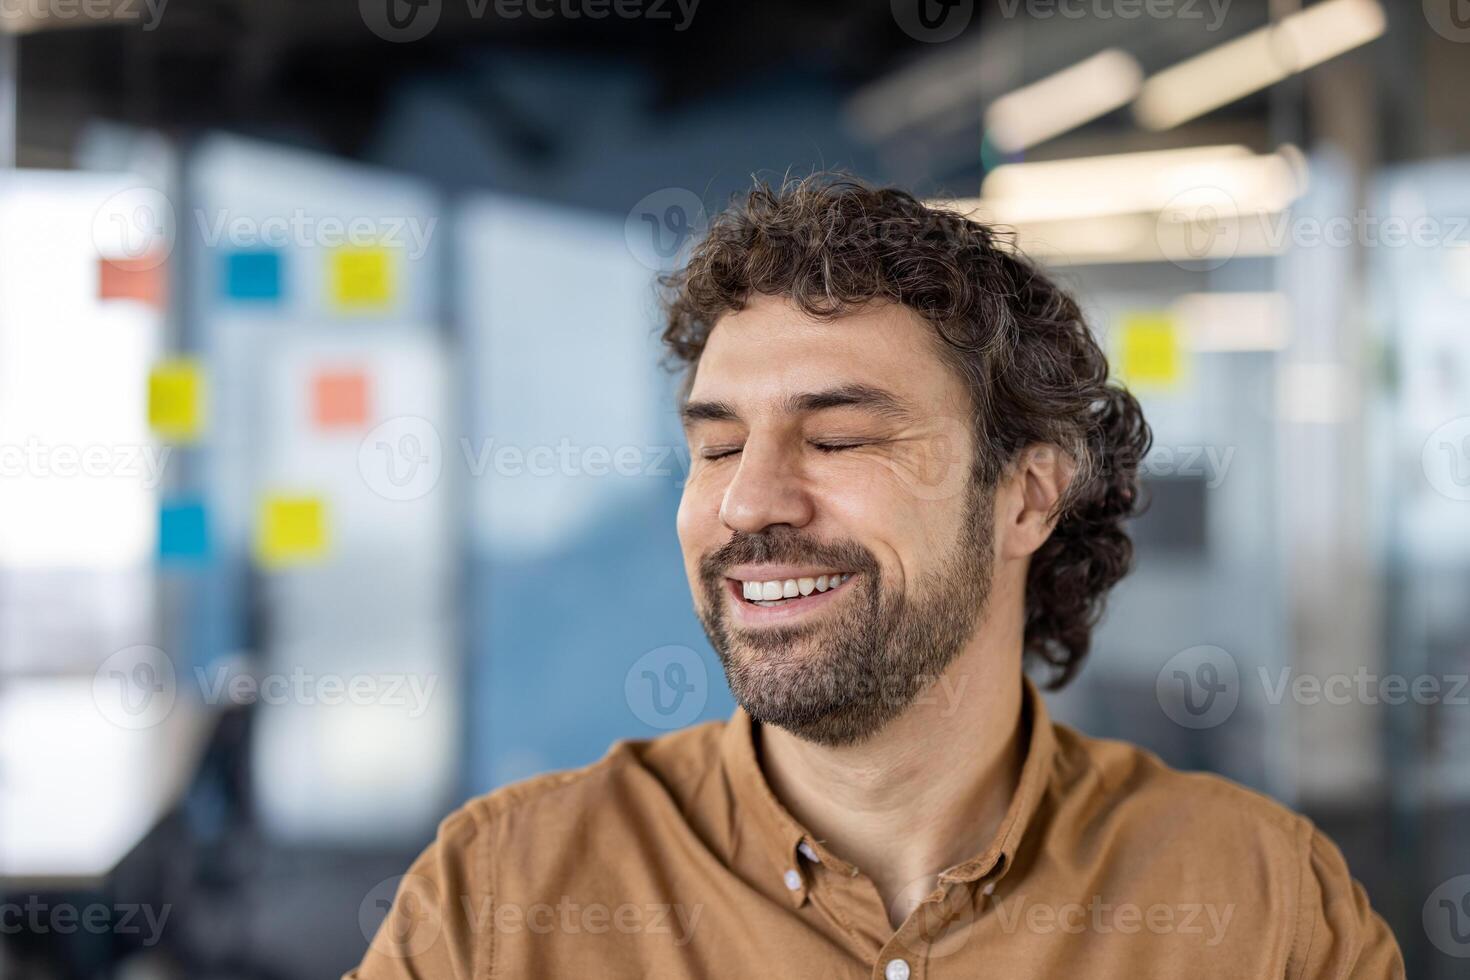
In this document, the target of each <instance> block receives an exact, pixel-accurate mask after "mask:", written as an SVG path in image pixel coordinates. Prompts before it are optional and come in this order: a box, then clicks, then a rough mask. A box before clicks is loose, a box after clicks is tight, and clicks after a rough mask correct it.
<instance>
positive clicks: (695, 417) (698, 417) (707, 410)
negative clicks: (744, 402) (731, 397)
mask: <svg viewBox="0 0 1470 980" xmlns="http://www.w3.org/2000/svg"><path fill="white" fill-rule="evenodd" d="M679 417H680V418H682V419H683V420H684V425H685V426H686V427H687V426H690V425H693V424H694V423H695V422H737V421H739V419H740V413H739V412H736V411H735V407H734V406H733V405H731V404H730V403H729V402H685V403H684V407H683V408H681V409H679Z"/></svg>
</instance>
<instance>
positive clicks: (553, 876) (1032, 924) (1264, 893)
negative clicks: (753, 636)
mask: <svg viewBox="0 0 1470 980" xmlns="http://www.w3.org/2000/svg"><path fill="white" fill-rule="evenodd" d="M1026 704H1027V710H1026V718H1027V719H1028V726H1027V727H1028V731H1029V736H1028V745H1027V750H1026V759H1025V763H1024V765H1023V767H1022V771H1021V777H1020V782H1019V785H1018V788H1017V792H1016V794H1015V796H1014V797H1013V798H1012V801H1011V804H1010V807H1009V809H1008V812H1007V814H1006V816H1005V818H1004V820H1003V822H1002V824H1001V827H1000V830H999V831H998V833H997V834H996V836H995V839H994V840H993V841H991V843H990V845H989V846H988V847H987V848H986V849H985V850H984V851H983V852H981V853H980V854H977V855H975V856H974V857H973V858H971V859H970V860H968V861H965V862H964V863H962V864H959V865H956V866H954V867H952V868H949V869H948V870H946V871H945V872H944V873H943V874H942V875H940V878H939V884H938V886H937V887H936V888H935V889H934V891H933V892H932V893H930V894H929V895H928V896H927V897H926V898H922V899H921V900H919V904H917V905H916V906H914V907H912V909H911V911H908V910H901V911H907V917H906V918H905V919H904V920H903V922H902V924H901V925H900V926H899V928H898V929H897V931H895V930H894V929H893V927H892V925H891V924H890V919H889V910H888V909H887V908H885V907H884V904H883V900H882V899H881V898H880V897H879V894H878V891H877V889H876V888H875V887H874V885H873V882H872V881H871V880H870V879H869V878H868V877H867V876H866V875H864V874H863V872H862V869H861V868H857V867H854V866H853V865H851V864H849V863H848V862H846V861H844V860H842V858H841V857H839V856H838V855H837V854H834V853H833V852H832V851H831V850H829V849H828V848H827V847H826V846H824V845H823V843H822V842H821V841H818V840H815V839H814V838H813V837H812V836H811V835H810V834H809V833H807V832H806V831H805V830H804V829H803V828H802V826H801V825H800V824H799V823H797V821H796V820H795V818H793V817H792V816H791V815H790V814H789V813H787V811H786V810H785V808H784V807H782V806H781V804H780V802H778V801H777V799H776V797H775V796H774V795H773V794H772V792H771V789H770V787H769V786H768V785H767V783H766V781H765V778H764V776H763V775H762V773H761V770H760V766H759V763H758V762H757V756H756V749H755V743H754V739H753V736H754V735H755V734H756V732H755V731H754V730H753V726H752V722H751V720H750V718H749V716H748V715H746V714H745V713H744V712H743V711H737V712H736V713H735V715H734V717H733V718H732V719H731V720H730V721H729V722H728V723H718V722H711V723H708V724H704V725H700V726H698V727H695V728H690V729H686V730H684V731H680V732H676V733H674V734H671V735H667V736H664V737H662V738H658V739H654V740H651V741H642V742H622V743H619V744H618V745H616V746H614V747H613V748H612V750H611V751H609V753H608V754H607V756H606V757H605V758H604V759H602V760H601V761H600V762H597V763H595V764H594V765H591V766H588V767H586V768H584V769H579V770H576V771H572V772H562V773H554V774H551V775H545V776H540V777H537V778H535V779H532V780H529V781H527V782H524V783H520V784H517V785H514V786H510V787H506V788H504V789H501V790H498V791H496V792H494V793H491V794H489V795H488V796H484V797H481V798H479V799H476V800H473V801H471V802H470V803H469V804H467V805H466V806H465V807H463V808H462V809H460V810H459V811H457V812H456V813H454V814H453V815H452V816H450V817H449V818H448V819H446V820H445V821H444V823H443V824H442V825H441V827H440V829H439V835H438V838H437V840H435V842H434V843H433V844H432V845H431V846H430V847H429V848H428V849H427V850H426V851H425V852H424V854H423V855H422V856H421V857H420V858H419V859H418V861H417V862H416V863H415V864H414V865H413V867H412V868H411V869H410V870H409V871H408V873H407V874H406V875H404V876H403V879H402V881H401V882H400V883H399V884H398V891H397V898H396V900H395V902H394V904H393V908H392V911H391V912H390V914H389V915H388V917H387V918H386V919H385V920H384V922H383V925H382V928H381V929H380V930H379V932H378V934H377V936H376V937H375V938H374V939H373V941H372V944H371V947H370V948H369V950H368V953H367V956H366V958H365V959H364V960H363V962H362V964H361V966H359V967H358V969H357V970H356V971H354V972H353V973H351V974H349V975H348V976H349V978H360V980H387V978H422V980H451V978H459V980H471V978H473V980H487V978H491V977H513V978H536V980H540V978H549V977H578V978H580V977H598V978H621V977H628V978H642V977H658V978H677V977H787V976H801V977H809V978H827V977H830V978H834V980H835V978H854V980H856V978H862V977H870V978H873V980H922V978H926V977H927V978H934V980H946V978H951V977H955V978H958V977H982V976H983V977H1068V976H1076V977H1087V978H1088V980H1136V978H1138V977H1191V978H1238V980H1262V978H1276V977H1283V978H1289V980H1319V978H1322V980H1325V978H1329V977H1330V978H1334V980H1348V978H1351V980H1369V978H1388V977H1403V976H1404V967H1403V961H1402V959H1401V957H1400V955H1399V950H1398V947H1397V945H1396V944H1395V942H1394V939H1393V936H1392V935H1391V934H1390V933H1389V931H1388V928H1387V927H1386V926H1385V925H1384V923H1383V921H1382V920H1381V919H1380V918H1379V917H1378V916H1377V915H1376V914H1375V913H1374V912H1373V910H1372V909H1371V908H1370V907H1369V905H1368V899H1367V897H1366V896H1365V895H1364V893H1363V889H1362V887H1361V886H1360V885H1358V884H1357V883H1356V882H1355V881H1353V879H1352V877H1351V876H1350V875H1349V873H1348V869H1347V866H1346V864H1345V863H1344V862H1343V858H1342V855H1341V853H1339V851H1338V849H1337V848H1336V847H1335V846H1333V844H1332V842H1331V841H1329V840H1328V839H1327V838H1326V837H1324V836H1323V835H1322V834H1321V833H1320V832H1319V831H1318V830H1317V829H1316V828H1315V827H1314V826H1313V825H1312V824H1311V822H1309V821H1308V820H1306V819H1305V818H1303V817H1300V816H1297V815H1296V814H1293V813H1291V812H1290V811H1288V810H1286V809H1284V808H1282V807H1281V806H1279V805H1277V804H1275V803H1273V802H1272V801H1270V800H1269V799H1267V798H1265V797H1263V796H1260V795H1258V794H1256V793H1253V792H1250V791H1248V790H1246V789H1243V788H1241V787H1239V786H1236V785H1234V784H1232V783H1230V782H1227V781H1226V780H1223V779H1220V778H1218V777H1215V776H1209V775H1201V774H1193V773H1181V772H1176V771H1174V770H1171V769H1169V768H1167V767H1166V766H1164V765H1163V764H1162V763H1161V762H1159V760H1158V759H1157V758H1155V757H1154V756H1152V755H1150V754H1149V753H1147V752H1144V751H1143V750H1141V749H1138V748H1136V747H1134V746H1131V745H1127V744H1125V743H1121V742H1111V741H1103V740H1097V739H1091V738H1087V737H1085V736H1083V735H1080V734H1078V733H1077V732H1075V731H1072V730H1071V729H1069V728H1066V727H1065V726H1062V725H1056V724H1053V723H1052V722H1051V720H1050V719H1049V717H1048V716H1047V712H1046V708H1045V706H1044V704H1043V703H1042V700H1041V698H1040V696H1039V695H1038V694H1037V692H1036V690H1035V688H1034V687H1032V686H1031V685H1030V684H1029V683H1028V684H1027V685H1026ZM910 905H913V903H912V902H910Z"/></svg>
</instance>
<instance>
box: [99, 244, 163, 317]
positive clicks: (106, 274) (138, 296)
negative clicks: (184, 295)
mask: <svg viewBox="0 0 1470 980" xmlns="http://www.w3.org/2000/svg"><path fill="white" fill-rule="evenodd" d="M163 263H164V260H163V256H161V255H146V256H143V257H141V258H136V259H109V258H99V259H98V260H97V298H98V299H101V300H117V299H127V300H134V301H136V302H139V303H146V304H148V305H149V306H154V307H158V308H160V309H162V307H163V305H164V303H165V302H166V301H167V285H166V283H167V279H166V274H165V272H164V264H163Z"/></svg>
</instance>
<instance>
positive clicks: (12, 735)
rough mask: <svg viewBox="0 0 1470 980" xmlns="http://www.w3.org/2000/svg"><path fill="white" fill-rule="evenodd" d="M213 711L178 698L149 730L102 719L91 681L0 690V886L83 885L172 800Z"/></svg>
mask: <svg viewBox="0 0 1470 980" xmlns="http://www.w3.org/2000/svg"><path fill="white" fill-rule="evenodd" d="M213 720H214V719H213V712H212V711H209V710H206V709H205V708H203V707H201V706H200V705H199V704H197V703H194V702H192V701H189V700H187V699H180V700H179V701H178V702H177V703H175V704H173V705H172V706H171V709H170V710H169V711H168V712H167V713H166V715H165V716H164V717H163V718H161V719H160V720H159V721H158V722H157V723H156V724H153V725H151V726H149V727H143V728H136V729H131V728H127V727H122V726H119V725H118V724H116V723H115V722H114V721H113V720H110V719H109V718H108V717H107V715H106V713H105V712H104V711H103V710H101V709H100V708H99V705H98V703H97V700H96V699H95V698H94V692H93V677H92V676H91V675H61V676H55V675H53V676H24V675H23V676H12V677H9V678H7V679H6V680H5V683H4V685H3V687H0V883H18V882H28V883H29V882H36V881H45V882H56V883H68V884H74V883H77V882H79V881H91V880H95V879H98V878H101V877H103V876H105V875H107V874H108V872H110V871H111V870H112V869H113V868H114V867H115V866H116V865H117V863H118V862H119V861H121V860H122V859H123V857H125V856H126V855H127V854H128V852H129V851H131V850H132V849H133V848H134V847H135V846H136V845H137V844H138V842H139V841H140V840H142V838H143V837H144V835H146V834H147V833H148V831H149V830H150V829H151V828H152V827H153V826H154V824H155V823H157V821H158V820H159V818H160V817H161V816H162V815H163V814H164V813H166V812H167V811H168V810H169V809H170V808H171V807H172V806H173V805H174V804H175V802H177V800H178V798H179V796H180V794H181V793H182V791H183V790H184V788H185V787H186V786H187V785H188V782H189V779H190V777H191V776H192V775H193V773H194V770H195V768H196V766H197V765H198V763H199V758H200V754H201V752H202V750H203V748H204V746H205V744H206V742H207V739H208V734H209V730H210V728H211V726H212V724H213Z"/></svg>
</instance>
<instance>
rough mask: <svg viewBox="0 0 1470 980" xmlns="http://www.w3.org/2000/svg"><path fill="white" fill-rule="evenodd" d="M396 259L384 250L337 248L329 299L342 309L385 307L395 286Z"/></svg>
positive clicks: (390, 252) (389, 301)
mask: <svg viewBox="0 0 1470 980" xmlns="http://www.w3.org/2000/svg"><path fill="white" fill-rule="evenodd" d="M394 259H395V256H394V254H393V252H392V251H391V250H389V249H386V248H339V249H335V250H334V251H333V252H332V268H331V284H332V300H333V301H334V302H335V303H336V304H337V305H338V306H339V307H343V308H345V309H364V308H372V307H381V306H387V305H388V304H390V303H391V302H393V293H394V290H395V287H396V283H395V281H394V279H395V271H396V270H395V269H394Z"/></svg>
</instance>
